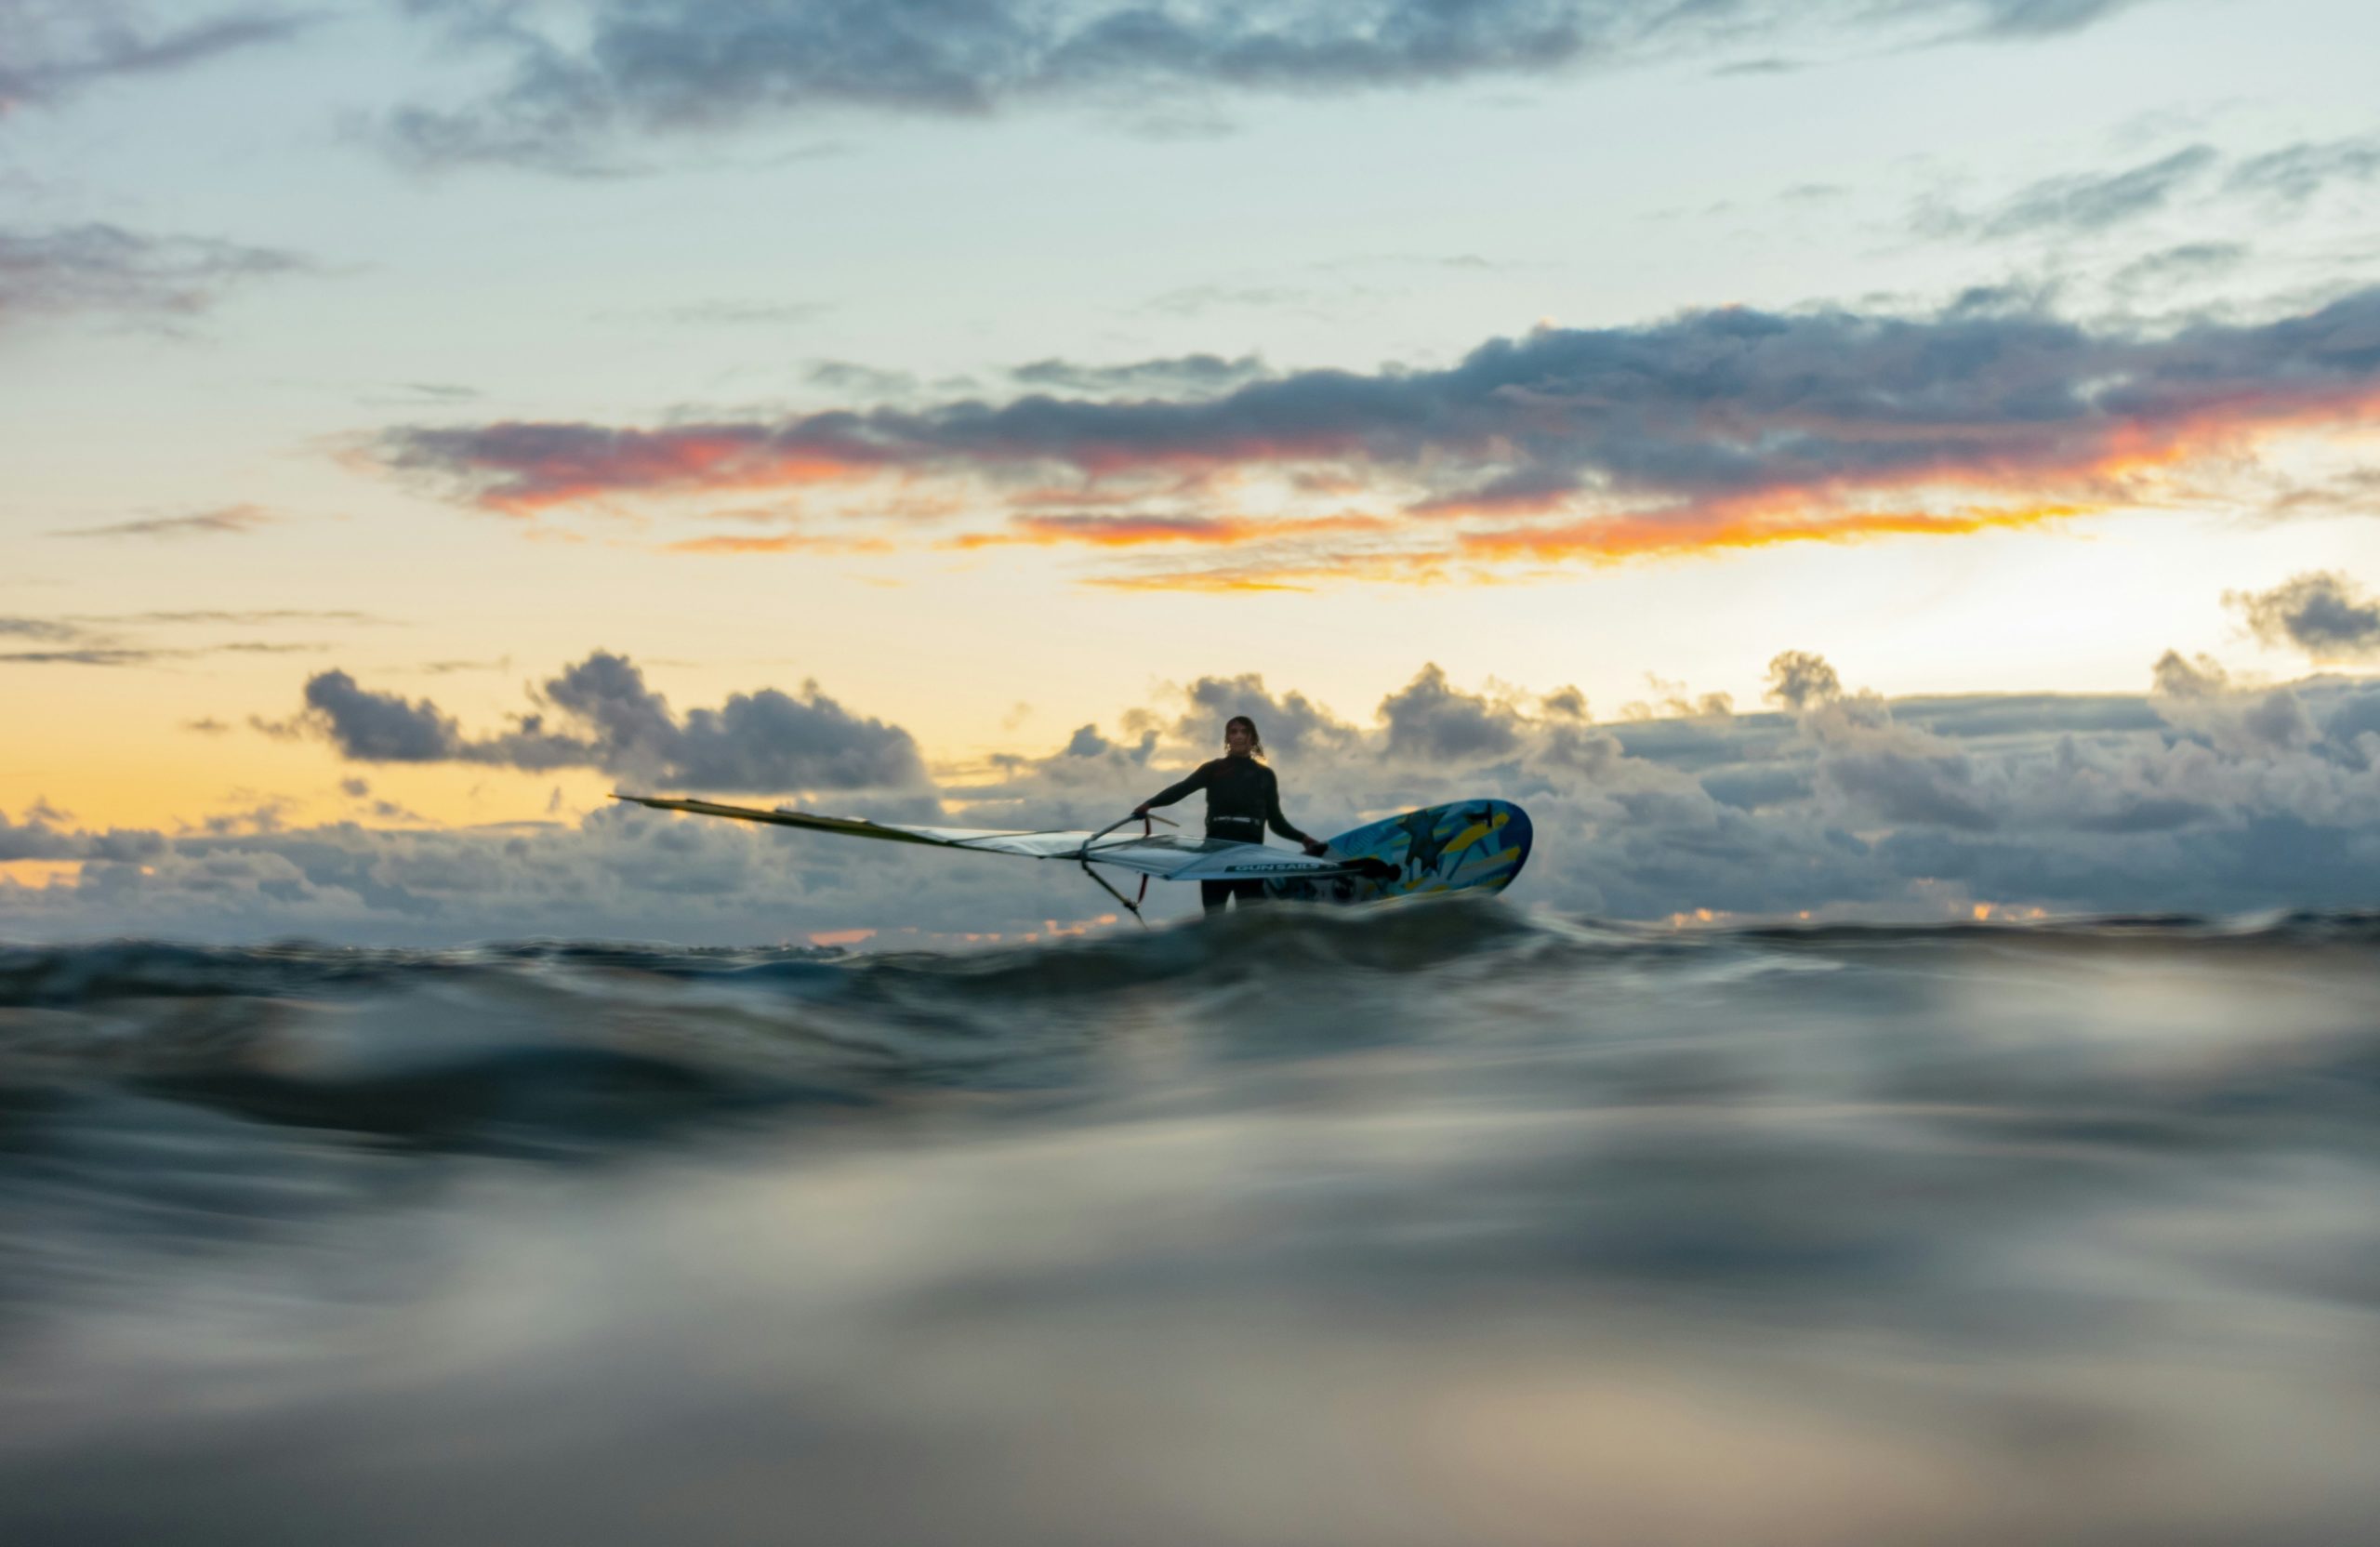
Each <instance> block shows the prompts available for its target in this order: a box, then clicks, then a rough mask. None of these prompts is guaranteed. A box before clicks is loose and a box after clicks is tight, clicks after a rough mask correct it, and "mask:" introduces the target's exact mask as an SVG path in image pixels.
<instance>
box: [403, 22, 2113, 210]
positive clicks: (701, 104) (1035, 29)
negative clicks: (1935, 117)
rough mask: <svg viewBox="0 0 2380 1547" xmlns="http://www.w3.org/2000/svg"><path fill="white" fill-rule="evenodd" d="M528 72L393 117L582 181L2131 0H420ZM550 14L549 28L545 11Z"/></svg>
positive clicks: (2028, 29)
mask: <svg viewBox="0 0 2380 1547" xmlns="http://www.w3.org/2000/svg"><path fill="white" fill-rule="evenodd" d="M409 8H411V9H412V10H414V11H415V12H417V14H420V15H423V16H425V17H429V18H432V19H435V20H438V21H439V22H440V23H442V24H443V26H444V27H446V29H447V30H448V31H449V33H450V35H451V36H452V37H453V38H454V39H455V40H456V41H457V42H458V43H460V44H462V45H463V46H466V47H469V48H475V49H481V50H486V51H491V52H496V53H499V54H501V55H503V56H505V57H506V58H507V59H509V76H508V78H507V79H506V80H505V81H504V83H503V84H502V85H501V86H497V87H496V89H495V90H494V91H492V92H489V93H487V94H485V95H483V96H481V97H479V98H478V99H465V100H463V101H461V102H459V103H457V104H453V105H430V104H426V103H413V104H408V105H406V106H404V107H402V108H400V109H399V110H398V111H397V112H394V113H393V114H391V115H390V119H389V123H388V130H389V133H390V138H391V139H392V140H393V142H394V143H395V144H396V145H397V146H398V147H399V148H400V149H401V150H402V151H403V152H405V153H406V154H408V155H410V156H412V157H414V158H416V159H417V160H420V161H424V162H429V163H433V164H434V163H458V162H509V163H514V164H518V165H529V166H536V167H543V168H547V169H551V170H560V171H566V172H578V173H585V172H591V171H599V170H603V169H606V168H608V167H611V166H613V165H615V164H616V156H615V143H616V141H617V140H619V139H621V138H622V137H623V136H625V135H628V134H647V135H654V134H688V133H700V132H706V131H719V130H722V129H728V128H733V127H736V126H744V125H747V124H751V123H755V122H763V121H768V120H772V119H787V118H792V117H797V116H800V115H804V114H812V113H817V112H831V111H838V110H861V111H868V112H895V113H913V114H925V115H932V116H942V117H958V118H975V117H981V116H984V115H986V114H990V113H994V112H1000V111H1003V110H1006V109H1009V108H1012V107H1015V106H1019V105H1022V104H1025V103H1029V102H1034V101H1043V100H1057V99H1072V100H1078V101H1091V102H1095V103H1101V104H1104V105H1107V106H1110V107H1115V108H1119V109H1126V110H1129V112H1130V114H1131V116H1132V117H1133V118H1134V119H1135V120H1136V121H1139V122H1143V123H1148V122H1150V121H1152V120H1153V119H1154V120H1156V121H1159V122H1180V121H1181V114H1180V113H1178V112H1169V111H1168V110H1167V104H1169V103H1171V102H1188V103H1190V104H1192V105H1193V106H1196V107H1199V108H1200V109H1201V111H1200V112H1198V113H1197V122H1198V123H1200V124H1201V125H1205V124H1208V123H1210V120H1211V115H1210V113H1207V112H1204V111H1203V100H1202V99H1203V98H1204V97H1206V96H1208V95H1211V94H1213V93H1215V92H1218V91H1221V92H1234V93H1249V94H1264V95H1312V94H1317V93H1333V92H1348V91H1361V90H1377V89H1382V88H1400V87H1401V88H1413V87H1423V86H1448V85H1455V84H1460V83H1462V82H1467V81H1474V80H1494V79H1505V80H1527V79H1529V78H1533V77H1543V76H1548V75H1551V74H1554V73H1560V72H1565V71H1570V70H1575V69H1581V68H1587V67H1612V66H1618V65H1622V64H1626V63H1629V62H1632V61H1641V60H1646V59H1657V58H1661V57H1669V56H1676V55H1691V54H1693V53H1696V52H1698V51H1702V52H1707V51H1710V50H1713V49H1721V48H1724V49H1726V50H1728V51H1729V52H1731V53H1734V52H1739V51H1740V50H1741V49H1742V48H1743V47H1744V46H1745V45H1746V44H1747V43H1749V42H1752V41H1755V40H1759V39H1764V38H1770V37H1781V36H1794V37H1804V36H1811V37H1817V38H1820V39H1823V38H1825V37H1827V36H1830V35H1831V36H1834V37H1836V38H1838V39H1841V40H1843V42H1844V43H1845V45H1846V46H1848V44H1849V43H1850V41H1851V40H1852V39H1854V38H1856V39H1858V41H1859V42H1860V43H1861V45H1862V46H1866V45H1869V44H1871V42H1872V39H1873V37H1874V36H1875V33H1876V30H1877V28H1878V26H1879V25H1880V21H1881V22H1883V23H1889V24H1893V25H1896V26H1897V28H1898V31H1897V33H1896V35H1897V36H1899V37H1903V38H1906V39H1909V40H1911V41H1917V42H1925V41H1935V42H1941V41H1949V40H1951V39H1954V38H1960V37H1973V36H1984V37H1992V38H2008V39H2015V38H2027V37H2044V36H2050V35H2054V34H2056V33H2066V32H2071V31H2073V30H2075V29H2077V28H2079V27H2082V26H2084V25H2087V24H2088V23H2089V22H2091V21H2093V20H2097V19H2099V18H2100V17H2102V16H2105V15H2107V14H2109V12H2111V11H2112V10H2114V9H2116V8H2117V7H2116V5H2115V4H2114V3H2112V0H1903V3H1902V4H1900V5H1898V6H1897V7H1893V8H1892V10H1891V11H1890V12H1889V13H1885V14H1884V15H1883V16H1882V17H1881V18H1880V13H1879V12H1878V11H1877V10H1876V8H1875V7H1872V6H1869V5H1865V4H1859V3H1820V4H1805V5H1798V6H1788V5H1785V4H1782V3H1780V0H1727V3H1723V4H1717V5H1685V6H1681V5H1676V4H1674V3H1673V0H1461V3H1450V0H1342V3H1338V4H1332V5H1327V6H1316V5H1298V4H1292V3H1288V0H1255V3H1252V4H1228V5H1227V4H1213V3H1206V0H1137V3H1136V0H1080V3H1078V4H1049V3H1042V0H747V3H745V4H740V5H735V6H723V5H715V4H709V3H707V0H578V3H576V4H569V5H562V6H557V7H549V8H548V10H549V13H550V14H549V15H547V16H541V15H540V13H538V12H536V11H532V10H531V9H529V8H527V7H519V6H515V5H512V4H509V3H507V0H427V3H425V0H416V3H415V4H413V5H412V6H411V7H409ZM541 23H542V24H541Z"/></svg>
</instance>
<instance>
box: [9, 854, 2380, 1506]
mask: <svg viewBox="0 0 2380 1547" xmlns="http://www.w3.org/2000/svg"><path fill="white" fill-rule="evenodd" d="M2376 969H2380V919H2375V918H2369V917H2366V918H2293V919H2254V920H2228V921H2224V920H2215V921H2204V920H2190V919H2142V920H2129V921H2113V922H2100V923H2096V924H2090V925H2061V926H2042V927H2033V928H2021V929H2016V928H1989V927H1977V928H1959V929H1889V930H1887V929H1866V930H1862V929H1838V930H1811V931H1799V932H1733V933H1729V932H1705V933H1693V934H1678V933H1672V932H1651V931H1643V932H1640V931H1632V930H1623V929H1615V928H1611V927H1607V926H1603V925H1598V924H1594V923H1592V922H1588V921H1582V920H1574V919H1561V918H1557V917H1552V916H1548V915H1545V914H1542V913H1531V912H1527V911H1524V910H1521V909H1518V908H1515V907H1513V906H1508V905H1505V904H1501V903H1496V902H1485V903H1479V902H1472V901H1468V900H1461V899H1458V900H1455V901H1452V902H1449V903H1447V904H1444V905H1436V906H1433V905H1420V906H1406V907H1401V908H1388V909H1379V910H1369V911H1366V910H1354V911H1348V912H1321V911H1305V910H1300V909H1295V908H1276V909H1273V910H1270V911H1265V910H1256V911H1252V912H1250V913H1247V914H1241V915H1235V916H1231V917H1226V918H1224V919H1221V920H1219V921H1218V922H1216V923H1215V924H1212V925H1205V924H1200V925H1189V926H1183V927H1179V928H1174V929H1170V930H1166V931H1162V932H1155V933H1152V934H1147V935H1141V936H1133V937H1113V938H1103V939H1098V940H1094V941H1087V942H1071V943H1061V944H1055V945H1038V946H1032V947H1026V948H1018V949H1006V950H990V951H983V952H978V953H974V954H967V955H953V956H875V957H849V958H839V957H835V956H833V955H831V954H829V953H820V952H815V951H798V950H749V951H685V950H672V949H666V948H658V947H655V948H639V947H632V946H608V945H577V944H563V943H536V944H526V945H501V946H489V947H483V948H479V949H474V950H469V951H456V952H443V953H420V952H378V953H375V952H364V951H351V950H331V949H324V948H316V947H308V946H303V945H289V946H282V947H273V948H268V949H248V950H225V949H201V948H192V947H182V946H175V945H162V944H151V943H139V942H116V943H110V944H97V945H79V946H70V947H9V948H0V1376H4V1377H5V1379H0V1541H6V1542H8V1543H11V1544H14V1547H24V1544H30V1543H46V1542H74V1543H110V1542H126V1543H131V1542H139V1543H157V1542H173V1543H177V1544H183V1543H212V1542H223V1543H242V1544H250V1543H256V1542H259V1541H267V1540H275V1541H311V1542H338V1543H380V1542H389V1543H398V1542H403V1543H412V1542H438V1543H442V1544H443V1543H450V1542H498V1541H501V1542H526V1543H544V1542H553V1543H571V1544H596V1547H600V1544H608V1543H655V1542H668V1543H672V1544H676V1543H694V1544H706V1543H745V1542H751V1543H761V1542H770V1543H775V1542H785V1541H818V1542H832V1543H857V1544H867V1543H926V1542H940V1541H953V1542H966V1543H970V1544H988V1547H998V1544H1007V1543H1017V1544H1036V1547H1060V1544H1071V1543H1109V1542H1127V1541H1129V1542H1133V1543H1159V1544H1162V1543H1210V1542H1211V1543H1248V1544H1250V1547H1258V1544H1263V1547H1299V1544H1309V1543H1311V1544H1316V1547H1320V1544H1338V1543H1345V1544H1350V1547H1401V1544H1406V1543H1413V1544H1432V1547H1436V1544H1448V1547H1451V1544H1468V1543H1506V1542H1510V1543H1548V1544H1555V1543H1559V1544H1576V1543H1583V1542H1594V1543H1599V1544H1630V1543H1701V1542H1710V1543H1726V1544H1745V1543H1810V1544H1821V1543H1825V1544H1839V1543H1868V1542H1873V1543H1893V1544H1900V1543H1934V1542H1942V1543H1969V1542H1972V1543H1978V1544H1982V1543H1990V1544H1993V1547H2004V1544H2006V1543H2008V1542H2011V1541H2021V1542H2026V1543H2048V1542H2078V1543H2079V1542H2091V1543H2095V1544H2098V1543H2143V1544H2147V1543H2157V1544H2161V1547H2162V1544H2172V1543H2199V1542H2206V1543H2215V1542H2223V1543H2230V1542H2240V1543H2256V1544H2259V1547H2272V1544H2288V1543H2300V1542H2304V1543H2333V1542H2351V1541H2360V1540H2373V1534H2372V1533H2373V1526H2372V1523H2373V1521H2374V1520H2375V1519H2380V1466H2375V1465H2374V1464H2373V1456H2374V1455H2375V1454H2380V1120H2376V1119H2380V970H2376Z"/></svg>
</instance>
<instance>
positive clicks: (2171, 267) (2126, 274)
mask: <svg viewBox="0 0 2380 1547" xmlns="http://www.w3.org/2000/svg"><path fill="white" fill-rule="evenodd" d="M2248 253H2249V247H2248V245H2247V244H2246V243H2244V242H2185V243H2183V244H2182V245H2179V246H2174V247H2167V248H2164V249H2163V250H2162V251H2159V252H2153V253H2149V254H2148V255H2146V256H2145V257H2141V258H2135V259H2133V260H2132V261H2131V262H2129V263H2127V264H2125V265H2124V266H2123V267H2122V268H2121V269H2119V270H2117V271H2115V273H2114V274H2113V275H2112V276H2110V277H2109V281H2108V284H2109V287H2111V288H2112V289H2114V290H2116V291H2118V292H2120V293H2122V294H2124V295H2133V294H2136V293H2138V292H2140V291H2143V290H2152V289H2157V288H2160V287H2162V286H2165V285H2172V284H2189V283H2191V282H2193V281H2197V280H2204V279H2213V278H2215V277H2216V276H2217V275H2221V274H2228V273H2229V272H2231V271H2233V270H2235V269H2237V268H2239V267H2240V265H2241V264H2242V263H2245V262H2246V261H2247V260H2248Z"/></svg>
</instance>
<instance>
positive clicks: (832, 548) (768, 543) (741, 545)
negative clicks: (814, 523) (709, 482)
mask: <svg viewBox="0 0 2380 1547" xmlns="http://www.w3.org/2000/svg"><path fill="white" fill-rule="evenodd" d="M661 550H662V551H663V552H664V553H890V552H892V551H893V544H892V543H891V542H889V541H887V540H886V539H884V538H882V537H821V536H812V535H810V534H807V533H800V532H787V533H780V534H778V535H777V536H773V537H747V536H737V535H735V534H733V533H724V534H721V535H718V536H708V537H688V538H686V539H685V540H684V541H682V542H674V543H667V544H664V545H663V547H662V549H661Z"/></svg>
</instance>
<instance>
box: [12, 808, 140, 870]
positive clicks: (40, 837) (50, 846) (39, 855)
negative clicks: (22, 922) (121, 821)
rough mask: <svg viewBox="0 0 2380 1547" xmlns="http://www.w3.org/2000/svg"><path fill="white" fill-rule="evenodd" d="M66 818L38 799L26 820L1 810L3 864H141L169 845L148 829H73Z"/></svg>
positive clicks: (27, 814)
mask: <svg viewBox="0 0 2380 1547" xmlns="http://www.w3.org/2000/svg"><path fill="white" fill-rule="evenodd" d="M61 820H62V818H61V817H60V816H59V813H56V812H53V811H50V810H48V809H47V808H46V807H44V806H42V805H41V804H40V803H39V802H36V803H35V805H34V807H33V810H32V811H30V812H28V813H26V818H25V820H24V821H22V822H12V821H10V820H9V819H8V813H7V812H4V811H0V864H7V863H8V862H10V861H12V860H24V859H35V860H106V861H112V862H114V863H118V864H137V863H138V862H139V861H141V860H144V859H149V858H152V857H153V856H154V855H157V854H161V853H164V852H165V840H164V839H163V838H162V837H160V836H159V835H158V834H156V833H153V832H150V831H147V830H144V829H135V828H124V827H112V828H110V829H108V830H107V831H106V832H103V833H88V832H82V831H79V830H77V831H70V830H68V829H66V828H64V827H61V826H58V825H57V824H58V823H59V821H61Z"/></svg>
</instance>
